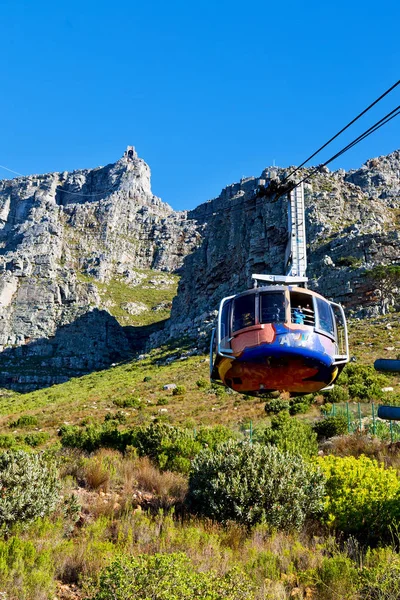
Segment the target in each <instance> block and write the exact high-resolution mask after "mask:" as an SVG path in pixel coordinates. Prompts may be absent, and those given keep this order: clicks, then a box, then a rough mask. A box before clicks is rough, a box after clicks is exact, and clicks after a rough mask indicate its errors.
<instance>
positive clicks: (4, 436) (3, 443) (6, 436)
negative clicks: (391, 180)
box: [0, 433, 18, 450]
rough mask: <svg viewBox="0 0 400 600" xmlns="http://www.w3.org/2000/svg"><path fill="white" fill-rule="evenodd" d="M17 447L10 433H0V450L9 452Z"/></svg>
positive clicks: (14, 438)
mask: <svg viewBox="0 0 400 600" xmlns="http://www.w3.org/2000/svg"><path fill="white" fill-rule="evenodd" d="M17 447H18V442H17V439H16V437H15V436H14V435H12V434H10V433H0V448H4V449H5V450H11V449H13V448H17Z"/></svg>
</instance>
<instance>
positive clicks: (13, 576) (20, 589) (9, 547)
mask: <svg viewBox="0 0 400 600" xmlns="http://www.w3.org/2000/svg"><path fill="white" fill-rule="evenodd" d="M0 556H1V560H0V589H1V591H2V595H0V597H1V598H4V600H6V599H7V598H10V600H13V599H16V598H18V600H31V599H32V598H40V599H43V600H44V599H45V598H54V596H55V592H56V590H55V581H54V575H55V568H54V563H53V559H52V555H51V551H50V550H45V549H40V548H39V549H38V548H35V545H34V544H33V543H32V542H31V541H28V540H23V539H21V538H20V537H17V536H12V537H10V538H9V539H8V540H0Z"/></svg>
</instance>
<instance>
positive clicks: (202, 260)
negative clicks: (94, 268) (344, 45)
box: [154, 151, 400, 341]
mask: <svg viewBox="0 0 400 600" xmlns="http://www.w3.org/2000/svg"><path fill="white" fill-rule="evenodd" d="M271 171H272V169H269V170H265V171H264V172H263V173H262V174H261V176H260V177H261V179H263V178H265V177H266V176H268V175H269V174H271ZM274 171H275V172H274V173H272V174H273V176H275V177H278V178H280V179H282V178H283V177H284V176H285V175H286V174H287V173H288V172H289V171H288V170H286V169H275V170H274ZM310 172H311V170H310V169H301V171H300V172H299V173H298V178H299V179H302V178H303V177H305V176H306V175H307V174H308V173H310ZM258 183H259V179H257V178H248V179H245V180H241V182H240V183H238V184H234V185H231V186H228V187H227V188H225V189H224V190H223V191H222V193H221V195H220V196H219V197H218V198H216V199H214V200H212V201H210V202H208V203H206V204H202V205H201V206H199V207H198V208H197V209H195V210H193V211H191V212H190V213H189V215H188V216H189V218H191V219H194V220H196V221H198V222H199V223H201V224H202V237H203V241H202V244H201V245H200V247H198V248H197V249H196V250H195V251H194V252H193V253H192V254H190V255H188V256H187V257H186V259H185V261H184V267H183V271H182V278H181V280H180V284H179V289H178V295H177V296H176V298H175V300H174V303H173V309H172V318H171V321H170V332H171V335H182V333H184V334H187V333H189V334H193V333H195V332H196V331H198V333H201V329H202V327H201V324H202V323H204V322H206V323H207V321H208V328H210V327H211V324H212V314H211V315H210V311H212V310H214V311H215V309H216V308H217V307H218V303H219V301H220V300H221V299H222V298H223V297H224V296H226V295H229V294H233V293H237V292H239V291H242V290H244V289H246V288H248V287H251V274H252V273H271V274H282V273H284V264H283V259H284V250H285V246H286V242H287V202H286V201H285V200H283V199H281V200H280V201H278V202H277V203H275V204H270V203H268V201H267V200H266V199H265V198H262V199H255V196H254V195H255V191H256V189H257V187H258ZM305 206H306V234H307V242H308V260H309V267H308V273H307V274H308V277H309V279H310V287H311V288H312V289H314V290H316V291H318V292H320V293H321V294H323V295H325V296H327V297H331V298H334V299H336V300H337V301H339V302H341V303H343V304H344V306H345V307H346V308H347V309H348V310H352V311H353V313H355V314H357V315H360V316H362V315H367V314H373V313H374V312H377V311H378V310H379V308H378V307H379V298H378V296H377V293H376V292H375V288H376V282H373V281H371V279H370V278H368V277H366V276H365V272H366V271H368V270H369V269H371V268H373V267H374V266H375V265H378V264H386V265H387V264H397V263H400V152H399V151H396V152H393V153H392V154H390V155H389V156H384V157H380V158H375V159H372V160H369V161H368V162H367V163H366V164H365V165H363V166H362V167H361V168H360V169H358V170H355V171H351V172H349V173H346V172H345V171H343V170H339V171H336V172H329V170H328V169H326V168H325V169H324V170H323V171H322V172H320V173H318V175H317V176H316V177H313V178H311V179H310V180H309V182H308V183H306V184H305ZM399 287H400V286H399ZM394 297H395V295H394ZM184 315H185V318H183V316H184ZM199 315H201V318H198V317H199ZM157 339H159V338H155V340H154V341H156V340H157Z"/></svg>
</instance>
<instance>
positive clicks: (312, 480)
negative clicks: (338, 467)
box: [188, 440, 324, 528]
mask: <svg viewBox="0 0 400 600" xmlns="http://www.w3.org/2000/svg"><path fill="white" fill-rule="evenodd" d="M323 492H324V485H323V476H322V474H321V473H320V472H319V470H318V469H316V468H315V467H314V466H311V465H309V464H307V463H306V462H305V461H304V460H303V459H302V458H301V457H299V456H294V455H292V454H289V453H286V452H280V451H279V450H278V449H277V448H275V447H274V446H263V445H261V444H253V445H250V444H245V443H241V442H235V441H233V440H230V441H228V442H225V443H223V444H220V445H219V446H218V447H217V448H216V449H215V450H214V451H211V450H209V449H206V450H203V451H202V452H201V453H200V454H199V455H198V456H197V457H196V459H195V460H194V461H193V465H192V471H191V473H190V477H189V492H188V505H189V508H190V509H191V510H192V511H193V512H195V513H197V514H201V515H203V516H205V517H209V518H211V519H216V520H217V521H221V522H226V521H229V520H234V521H238V522H239V523H242V524H245V525H248V526H249V525H254V524H256V523H268V524H269V525H271V526H273V527H278V528H300V527H301V526H302V525H303V523H304V520H305V519H306V517H307V516H308V515H311V514H315V513H317V512H318V511H319V510H321V508H322V498H323Z"/></svg>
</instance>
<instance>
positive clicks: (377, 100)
mask: <svg viewBox="0 0 400 600" xmlns="http://www.w3.org/2000/svg"><path fill="white" fill-rule="evenodd" d="M398 85H400V79H399V81H397V82H396V83H395V84H394V85H392V87H390V88H389V89H388V90H386V92H384V93H383V94H382V95H381V96H379V98H377V99H376V100H375V101H374V102H373V103H372V104H370V105H369V106H367V108H365V109H364V110H363V111H362V112H361V113H360V114H359V115H357V116H356V117H355V118H354V119H353V120H352V121H350V123H348V124H347V125H346V126H345V127H343V129H341V130H340V131H339V132H338V133H336V135H334V136H333V137H331V139H330V140H328V141H327V142H326V144H324V145H323V146H321V148H318V150H316V151H315V152H314V154H311V156H309V157H308V158H306V160H305V161H304V162H302V163H301V165H299V166H298V167H296V169H294V171H292V172H291V173H289V175H287V176H286V177H285V178H284V179H283V181H282V183H284V182H285V181H287V180H288V179H289V177H291V176H292V175H294V174H295V173H297V171H298V170H299V169H301V167H304V165H305V164H306V163H308V161H309V160H311V159H312V158H314V156H316V155H317V154H319V153H320V152H321V150H323V149H324V148H326V147H327V146H328V145H329V144H330V143H331V142H333V140H335V139H336V138H337V137H339V135H341V134H342V133H343V132H344V131H346V129H348V128H349V127H350V126H351V125H353V123H355V122H356V121H358V119H360V118H361V117H362V116H363V115H365V114H366V113H367V112H368V111H369V110H371V108H373V107H374V106H375V105H376V104H378V102H380V101H381V100H382V99H383V98H384V97H385V96H387V95H388V94H390V92H392V91H393V90H394V89H395V88H396V87H397V86H398Z"/></svg>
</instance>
